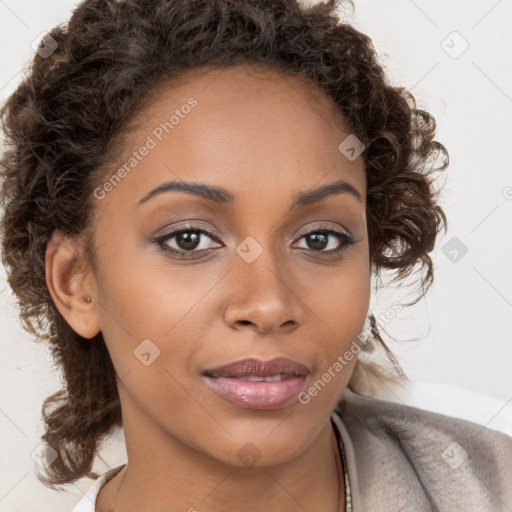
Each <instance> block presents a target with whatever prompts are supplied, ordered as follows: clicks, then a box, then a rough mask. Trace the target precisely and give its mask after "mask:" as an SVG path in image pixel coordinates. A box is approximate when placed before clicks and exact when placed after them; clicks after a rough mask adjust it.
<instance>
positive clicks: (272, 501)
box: [97, 416, 345, 512]
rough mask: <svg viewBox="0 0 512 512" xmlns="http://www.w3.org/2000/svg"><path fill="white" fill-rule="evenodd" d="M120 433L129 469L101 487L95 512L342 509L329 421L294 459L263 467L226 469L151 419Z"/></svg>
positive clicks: (340, 511)
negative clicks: (123, 438) (141, 433)
mask: <svg viewBox="0 0 512 512" xmlns="http://www.w3.org/2000/svg"><path fill="white" fill-rule="evenodd" d="M138 419H141V416H138ZM146 419H147V418H146ZM140 432H145V435H144V436H140V435H139V434H138V433H140ZM124 433H125V440H126V448H127V454H128V464H127V465H126V467H125V468H124V469H123V470H122V471H121V472H120V473H119V474H118V475H117V476H116V477H115V478H114V479H113V480H111V481H110V482H109V483H108V484H107V485H106V486H104V488H102V491H101V492H100V494H99V496H98V500H97V507H98V509H100V510H102V511H105V512H110V511H112V512H135V511H138V510H159V511H162V512H174V511H180V512H183V511H190V512H195V511H197V512H201V511H202V510H205V509H207V510H208V511H210V512H217V511H218V512H220V511H221V510H226V505H228V504H229V509H236V508H239V509H241V510H244V511H246V512H256V511H260V510H261V508H262V503H264V504H265V509H266V510H279V511H280V512H292V511H293V512H296V511H297V510H325V511H332V512H344V510H345V508H344V505H343V503H344V496H345V489H344V479H343V473H342V469H341V465H340V461H339V454H338V446H337V441H336V438H335V435H334V431H333V430H332V426H331V423H330V421H327V422H326V423H325V426H324V428H323V429H322V431H321V432H320V434H319V435H318V436H317V437H316V439H314V440H313V442H312V443H311V444H310V445H309V446H308V447H307V449H306V450H304V451H303V452H302V453H301V454H299V455H298V456H297V457H296V458H294V459H292V460H289V461H286V462H284V463H281V464H278V465H272V466H267V467H259V466H257V465H255V466H251V467H234V466H230V465H227V464H225V463H223V462H221V461H218V460H216V459H213V458H212V457H210V456H208V455H206V454H204V453H202V452H200V451H197V450H195V449H194V448H193V447H190V446H188V445H186V444H184V443H182V442H180V441H179V440H177V439H176V438H174V437H172V436H171V435H169V433H168V432H164V431H163V430H161V429H160V428H159V427H158V426H157V425H155V424H154V423H153V422H150V421H148V422H147V423H146V424H144V425H140V423H139V422H137V425H135V424H133V423H132V422H131V421H130V419H129V418H126V419H125V420H124ZM107 486H108V487H109V489H107Z"/></svg>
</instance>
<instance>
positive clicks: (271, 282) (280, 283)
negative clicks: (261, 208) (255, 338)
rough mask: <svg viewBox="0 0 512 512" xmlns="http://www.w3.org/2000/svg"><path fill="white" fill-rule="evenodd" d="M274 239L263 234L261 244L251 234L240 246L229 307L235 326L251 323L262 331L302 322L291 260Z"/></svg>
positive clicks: (232, 279) (228, 315)
mask: <svg viewBox="0 0 512 512" xmlns="http://www.w3.org/2000/svg"><path fill="white" fill-rule="evenodd" d="M270 238H271V237H270V236H267V237H266V238H265V240H263V238H261V237H260V238H259V240H260V241H261V243H260V242H259V241H257V240H256V239H255V238H253V237H250V236H249V237H247V238H245V239H244V240H243V241H242V242H241V243H240V244H239V245H238V246H237V248H236V253H237V254H236V257H235V258H234V267H233V270H232V272H230V274H231V282H230V293H229V298H228V306H227V309H226V321H227V322H228V323H229V324H230V325H232V326H233V327H235V326H236V325H241V324H247V323H248V322H250V323H251V324H254V325H255V326H256V327H257V328H258V330H260V331H261V332H270V331H272V330H274V329H278V328H280V327H281V326H283V325H284V326H288V328H290V327H291V326H295V327H296V326H297V324H298V323H299V322H300V321H301V318H300V316H301V307H300V301H299V300H298V297H297V295H296V292H295V291H294V290H293V284H292V279H291V277H290V275H291V272H290V266H289V263H288V262H285V261H284V259H283V258H284V257H285V256H284V255H283V252H282V251H281V248H280V247H275V246H274V247H272V242H271V241H270Z"/></svg>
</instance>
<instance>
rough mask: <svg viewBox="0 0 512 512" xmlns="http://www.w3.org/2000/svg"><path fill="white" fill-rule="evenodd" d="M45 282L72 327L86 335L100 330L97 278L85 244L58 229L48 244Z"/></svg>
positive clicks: (93, 334) (94, 333)
mask: <svg viewBox="0 0 512 512" xmlns="http://www.w3.org/2000/svg"><path fill="white" fill-rule="evenodd" d="M45 270H46V284H47V286H48V290H49V292H50V295H51V297H52V299H53V301H54V302H55V305H56V306H57V309H58V310H59V311H60V313H61V314H62V316H63V317H64V318H65V320H66V321H67V323H68V324H69V325H70V326H71V328H72V329H73V330H74V331H75V332H76V333H77V334H79V335H80V336H82V337H83V338H93V337H94V336H96V335H97V334H98V333H99V332H100V330H101V329H100V322H99V317H98V314H97V310H96V304H97V301H96V297H97V286H96V278H95V275H94V272H93V271H92V267H91V265H90V262H89V261H88V259H87V257H86V255H85V251H84V248H83V247H82V246H81V245H80V244H79V243H78V242H77V241H76V240H73V239H71V238H69V237H66V236H64V235H62V234H61V233H59V232H58V231H55V232H54V233H53V235H52V238H51V239H50V241H49V242H48V244H47V246H46V255H45Z"/></svg>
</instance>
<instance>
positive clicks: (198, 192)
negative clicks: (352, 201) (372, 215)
mask: <svg viewBox="0 0 512 512" xmlns="http://www.w3.org/2000/svg"><path fill="white" fill-rule="evenodd" d="M171 191H175V192H185V193H187V194H192V195H195V196H198V197H201V198H203V199H207V200H208V201H214V202H215V203H219V204H225V205H228V206H229V205H232V204H233V203H234V201H235V196H234V194H233V193H232V192H230V191H229V190H227V189H225V188H222V187H218V186H215V185H207V184H206V183H191V182H186V181H176V180H173V181H168V182H165V183H162V184H161V185H159V186H158V187H156V188H154V189H153V190H151V191H149V192H148V193H147V194H146V195H145V196H144V197H143V198H142V199H140V200H139V201H138V203H137V206H139V205H141V204H143V203H145V202H146V201H149V199H151V198H152V197H155V196H157V195H159V194H163V193H164V192H171ZM335 194H350V195H352V196H353V197H355V198H356V199H357V200H358V201H359V202H361V201H362V199H361V194H360V193H359V192H358V190H357V189H356V188H355V187H354V186H352V185H351V184H350V183H348V182H347V181H344V180H337V181H334V182H332V183H328V184H327V185H322V186H321V187H318V188H314V189H310V190H303V191H301V192H299V193H298V194H297V195H296V196H295V197H294V198H293V201H292V204H291V206H290V211H291V210H294V209H295V208H301V207H304V206H308V205H310V204H313V203H317V202H319V201H321V200H323V199H325V198H327V197H329V196H332V195H335Z"/></svg>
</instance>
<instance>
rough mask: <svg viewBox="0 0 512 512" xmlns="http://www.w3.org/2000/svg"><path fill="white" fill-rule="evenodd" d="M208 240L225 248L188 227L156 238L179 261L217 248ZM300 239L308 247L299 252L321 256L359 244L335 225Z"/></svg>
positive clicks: (205, 232)
mask: <svg viewBox="0 0 512 512" xmlns="http://www.w3.org/2000/svg"><path fill="white" fill-rule="evenodd" d="M208 240H209V241H210V242H211V241H214V242H217V243H219V244H221V246H222V242H221V241H220V240H218V239H217V237H216V236H215V235H212V234H211V233H209V232H208V231H206V230H204V229H202V228H199V227H194V226H188V225H187V226H181V227H179V228H178V229H175V230H173V231H171V232H169V233H167V234H165V235H162V236H159V237H157V238H155V240H154V243H155V244H157V245H158V246H159V247H161V248H162V249H163V250H165V251H167V252H170V253H171V255H173V256H175V257H178V258H200V257H201V256H204V255H205V254H210V252H211V250H212V249H215V246H212V245H211V243H208ZM299 240H304V241H305V242H306V247H299V248H300V249H305V250H307V251H312V252H315V253H319V255H322V256H338V255H340V254H341V253H342V252H344V251H346V250H347V249H348V248H349V247H350V246H351V245H353V244H355V243H356V240H355V238H354V237H353V236H352V235H349V234H348V233H344V232H343V231H339V230H337V229H335V228H333V227H332V226H329V227H325V228H317V229H315V230H312V231H309V232H308V233H305V234H304V235H302V236H301V237H300V238H299ZM326 249H327V250H326Z"/></svg>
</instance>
